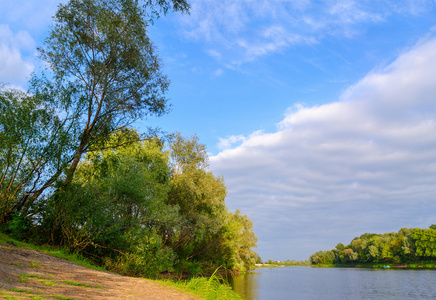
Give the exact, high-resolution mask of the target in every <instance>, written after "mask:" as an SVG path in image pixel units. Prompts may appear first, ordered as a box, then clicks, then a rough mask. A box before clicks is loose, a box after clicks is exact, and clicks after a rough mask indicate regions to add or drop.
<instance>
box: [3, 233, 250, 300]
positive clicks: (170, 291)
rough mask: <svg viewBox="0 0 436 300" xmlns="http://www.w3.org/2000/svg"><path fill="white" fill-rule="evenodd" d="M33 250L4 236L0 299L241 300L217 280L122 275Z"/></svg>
mask: <svg viewBox="0 0 436 300" xmlns="http://www.w3.org/2000/svg"><path fill="white" fill-rule="evenodd" d="M30 247H32V248H38V247H37V246H34V245H31V244H24V243H20V242H17V241H10V239H9V238H8V237H7V236H5V235H3V234H0V299H34V300H38V299H63V300H68V299H71V300H72V299H77V300H80V299H97V300H99V299H102V300H103V299H109V300H110V299H145V300H148V299H149V300H154V299H174V300H175V299H181V300H199V299H206V298H207V299H241V298H240V297H239V295H237V294H236V293H235V292H234V291H232V290H231V289H230V287H228V286H226V285H222V284H220V282H219V277H217V276H212V277H210V278H192V279H190V280H187V281H182V282H174V281H169V280H167V281H156V280H148V279H144V278H135V277H128V276H121V275H118V274H115V273H112V272H108V271H106V270H104V269H102V268H99V267H95V266H92V265H89V264H87V263H86V262H85V261H80V260H77V259H75V257H74V256H72V255H69V256H68V257H67V258H68V259H69V260H73V261H77V262H78V263H74V262H72V261H69V260H66V259H63V258H61V257H64V256H67V255H66V254H65V253H63V252H61V251H56V250H55V249H49V250H47V251H45V250H42V249H30ZM55 256H58V257H55ZM59 256H61V257H59ZM223 297H224V298H223Z"/></svg>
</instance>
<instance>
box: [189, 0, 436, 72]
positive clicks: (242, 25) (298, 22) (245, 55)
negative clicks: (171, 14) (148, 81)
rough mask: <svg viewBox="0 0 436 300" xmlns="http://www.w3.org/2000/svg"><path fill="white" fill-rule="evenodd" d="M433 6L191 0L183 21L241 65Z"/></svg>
mask: <svg viewBox="0 0 436 300" xmlns="http://www.w3.org/2000/svg"><path fill="white" fill-rule="evenodd" d="M435 5H436V4H435V3H434V1H431V0H419V1H407V0H399V1H394V0H391V1H383V2H382V3H381V2H380V1H376V0H370V1H357V0H341V1H331V0H323V1H310V0H302V1H283V0H262V1H251V0H239V1H231V0H223V1H210V0H209V1H204V0H193V1H192V10H191V14H190V15H189V16H186V17H182V23H183V28H184V29H183V32H184V34H185V36H186V37H189V38H192V39H197V40H201V41H206V42H207V43H208V44H209V46H210V47H213V48H214V50H215V52H219V53H226V55H225V56H226V57H227V58H228V59H229V61H232V62H233V63H235V64H238V63H239V64H240V63H242V62H245V61H251V60H253V59H256V58H257V57H261V56H264V55H268V54H271V53H277V52H280V51H283V50H284V49H287V48H289V47H292V46H294V45H301V44H311V43H315V42H319V41H320V40H322V39H323V38H325V37H326V36H335V37H338V38H344V37H345V38H351V37H354V36H356V35H359V34H360V33H361V30H362V29H361V27H362V24H373V23H381V22H384V21H385V20H386V19H387V18H389V17H390V16H391V15H393V14H402V15H419V14H420V13H423V12H425V11H426V9H428V8H430V7H434V6H435ZM214 56H215V57H216V55H214Z"/></svg>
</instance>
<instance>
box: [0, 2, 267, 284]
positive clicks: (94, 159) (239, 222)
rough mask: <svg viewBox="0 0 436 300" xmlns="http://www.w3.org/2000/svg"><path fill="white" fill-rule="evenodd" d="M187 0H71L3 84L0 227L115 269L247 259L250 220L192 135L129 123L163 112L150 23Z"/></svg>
mask: <svg viewBox="0 0 436 300" xmlns="http://www.w3.org/2000/svg"><path fill="white" fill-rule="evenodd" d="M169 10H173V11H179V12H182V13H187V12H188V11H189V4H188V3H187V2H186V1H185V0H168V1H166V0H143V1H142V0H105V1H103V0H70V1H69V2H68V3H66V4H60V5H59V6H58V10H57V12H56V15H55V16H54V19H53V20H54V21H53V22H54V23H53V25H52V26H51V29H50V31H49V34H48V37H47V38H46V40H45V42H44V44H43V45H42V47H40V48H38V51H39V54H40V57H41V59H42V60H43V61H44V65H45V66H47V69H46V70H44V71H41V72H39V73H35V74H33V76H32V78H31V79H30V81H29V90H28V91H27V92H22V91H19V90H16V89H12V88H8V87H6V86H5V85H2V86H1V85H0V230H1V231H2V232H4V233H7V234H9V235H10V236H11V237H13V238H15V239H18V240H22V241H29V242H32V243H36V244H49V245H52V246H55V247H62V248H64V249H68V250H69V251H70V252H71V253H76V254H78V255H81V256H83V257H85V258H86V259H87V260H88V261H90V262H92V263H93V264H95V265H98V266H102V267H105V268H107V269H109V270H112V271H115V272H118V273H120V274H128V275H134V276H144V277H149V278H157V277H161V276H162V275H169V276H173V277H174V276H175V277H184V276H185V275H200V274H212V273H213V271H214V270H215V269H216V268H218V267H221V268H223V269H227V270H244V269H246V268H248V267H249V266H251V265H254V263H255V262H259V261H260V258H259V256H258V255H257V254H256V253H255V252H254V251H253V248H254V247H256V242H257V238H256V236H255V234H254V232H253V227H252V222H251V221H250V219H249V218H248V217H247V216H245V215H242V214H241V213H240V212H239V211H235V212H230V211H228V209H227V207H226V204H225V197H226V187H225V185H224V179H223V178H222V177H218V176H215V175H214V174H212V173H211V172H210V171H209V170H208V159H207V152H206V149H205V146H204V145H203V144H201V143H199V141H198V138H197V137H196V136H193V137H189V138H188V137H183V136H182V135H181V134H179V133H175V134H161V133H158V132H156V130H152V129H150V130H149V131H148V132H146V133H142V134H140V133H139V132H137V131H136V130H135V129H133V128H132V127H131V124H133V123H134V122H135V121H137V120H139V119H141V118H144V117H147V116H151V115H153V116H160V115H162V114H164V113H167V112H168V110H169V105H168V103H167V99H166V97H165V93H166V91H167V89H168V86H169V80H168V79H167V78H166V76H164V75H163V74H162V73H161V62H160V60H159V58H158V57H157V55H156V50H155V47H154V45H153V43H152V42H151V40H150V39H149V37H148V29H147V27H148V26H150V25H151V24H153V22H154V20H155V19H156V18H158V17H159V16H162V15H165V14H166V13H167V12H168V11H169Z"/></svg>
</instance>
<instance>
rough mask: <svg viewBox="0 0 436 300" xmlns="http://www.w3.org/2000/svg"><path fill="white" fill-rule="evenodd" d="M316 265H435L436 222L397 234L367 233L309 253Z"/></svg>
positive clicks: (404, 229)
mask: <svg viewBox="0 0 436 300" xmlns="http://www.w3.org/2000/svg"><path fill="white" fill-rule="evenodd" d="M310 262H311V264H312V265H314V266H357V267H359V266H360V267H383V266H388V265H389V266H391V265H392V266H393V267H403V268H431V269H435V268H436V225H431V226H430V228H427V229H421V228H402V229H401V230H400V231H398V233H395V232H391V233H384V234H375V233H365V234H362V235H361V236H360V237H356V238H354V239H353V240H352V241H351V243H350V244H348V245H346V246H344V245H343V244H342V243H339V244H338V245H337V246H336V248H335V249H332V250H328V251H318V252H316V253H314V254H312V255H311V256H310Z"/></svg>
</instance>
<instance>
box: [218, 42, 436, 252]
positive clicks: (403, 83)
mask: <svg viewBox="0 0 436 300" xmlns="http://www.w3.org/2000/svg"><path fill="white" fill-rule="evenodd" d="M435 49H436V39H432V40H426V41H421V42H420V43H419V44H418V45H416V46H415V47H413V48H412V49H410V50H409V51H407V52H405V53H403V54H402V55H400V56H399V57H398V58H397V59H396V60H395V61H394V62H393V63H392V64H390V65H389V66H387V67H385V68H382V69H377V70H375V71H373V72H371V73H370V74H368V75H367V76H365V77H364V78H363V79H362V80H360V81H359V82H357V83H356V84H355V85H353V86H350V87H349V88H348V89H347V90H346V91H345V92H344V93H343V94H342V96H341V98H340V99H339V100H338V101H337V102H334V103H330V104H325V105H319V106H312V107H305V106H301V105H299V106H293V107H292V108H291V109H289V111H288V112H287V114H286V116H285V117H284V119H283V120H282V121H281V122H280V123H279V124H278V126H277V131H276V132H272V133H262V132H257V133H255V134H253V135H251V136H248V137H244V136H236V137H230V138H229V139H222V140H221V141H220V143H221V144H222V145H223V146H225V147H223V148H224V150H222V152H220V153H219V154H218V155H216V156H213V157H211V166H212V169H213V171H214V172H216V173H217V174H222V175H224V177H225V178H226V183H227V186H228V188H229V194H228V205H229V207H230V208H240V209H242V211H243V212H244V213H248V214H249V215H250V217H251V218H252V219H253V221H254V225H255V229H256V230H257V233H258V236H259V238H260V240H261V242H262V240H264V239H266V238H267V237H268V238H269V244H272V245H274V246H273V247H274V248H275V249H284V250H282V253H280V255H281V258H282V259H284V258H286V257H288V258H292V257H297V258H300V259H304V258H307V256H308V255H310V254H311V253H313V252H315V251H317V250H319V249H329V248H333V247H334V246H335V243H337V242H343V243H348V242H349V241H350V240H351V239H352V238H353V237H354V236H356V235H360V234H362V233H364V232H369V231H370V232H386V231H392V230H398V229H399V228H401V227H412V226H423V227H427V226H429V225H430V224H433V223H436V221H435V219H434V213H433V212H434V211H436V202H435V201H434V198H435V196H436V187H435V185H434V182H436V135H435V134H434V133H435V132H436V117H435V116H436V98H435V95H436V50H435ZM236 141H237V142H240V144H237V145H233V146H232V143H233V142H236ZM314 216H316V218H314ZM411 216H414V217H411ZM279 219H280V222H279V221H277V220H279ZM382 221H383V222H382ZM382 223H383V224H382ZM271 232H274V233H275V234H276V237H275V238H274V237H273V238H272V240H271ZM308 236H310V237H311V239H312V241H313V245H312V246H311V247H312V248H311V249H303V248H302V247H300V245H302V243H303V237H304V238H307V237H308ZM344 239H345V240H344ZM262 247H264V248H263V251H265V252H267V251H268V250H269V249H268V247H271V246H268V245H264V246H262ZM262 247H261V248H260V251H261V254H262ZM304 255H306V257H304Z"/></svg>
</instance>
